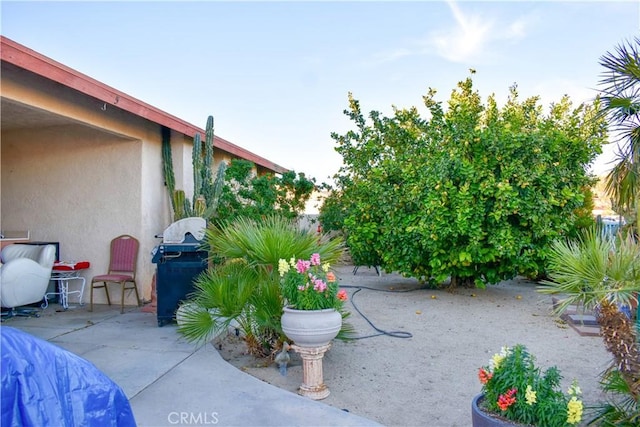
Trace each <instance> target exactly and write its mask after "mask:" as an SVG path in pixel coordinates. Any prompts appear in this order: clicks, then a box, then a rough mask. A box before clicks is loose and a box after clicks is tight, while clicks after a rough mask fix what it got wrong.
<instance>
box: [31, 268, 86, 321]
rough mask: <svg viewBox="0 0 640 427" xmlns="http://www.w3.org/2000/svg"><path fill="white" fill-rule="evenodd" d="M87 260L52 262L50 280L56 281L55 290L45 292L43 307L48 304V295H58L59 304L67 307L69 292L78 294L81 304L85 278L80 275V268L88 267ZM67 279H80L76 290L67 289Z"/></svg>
mask: <svg viewBox="0 0 640 427" xmlns="http://www.w3.org/2000/svg"><path fill="white" fill-rule="evenodd" d="M90 266H91V264H90V263H89V261H59V262H55V263H54V264H53V269H52V270H51V280H53V281H56V282H58V288H57V292H47V293H46V294H45V296H44V303H43V308H47V307H48V306H49V300H48V298H49V296H50V295H60V305H61V306H62V308H64V309H65V310H66V309H68V308H69V294H78V304H80V305H82V295H83V294H84V285H85V282H86V280H85V278H84V277H82V276H81V275H80V273H81V271H82V270H86V269H87V268H89V267H90ZM69 280H80V281H81V282H82V285H81V286H80V289H79V290H77V291H69Z"/></svg>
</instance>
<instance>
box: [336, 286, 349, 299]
mask: <svg viewBox="0 0 640 427" xmlns="http://www.w3.org/2000/svg"><path fill="white" fill-rule="evenodd" d="M336 296H337V297H338V299H339V300H340V301H346V300H347V291H345V290H344V289H340V290H339V291H338V294H337V295H336Z"/></svg>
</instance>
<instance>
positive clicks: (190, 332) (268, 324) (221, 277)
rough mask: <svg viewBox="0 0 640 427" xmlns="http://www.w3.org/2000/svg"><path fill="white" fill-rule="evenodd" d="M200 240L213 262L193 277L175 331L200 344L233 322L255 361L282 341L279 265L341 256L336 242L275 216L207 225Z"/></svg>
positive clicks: (341, 252) (327, 259)
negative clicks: (284, 261) (316, 256)
mask: <svg viewBox="0 0 640 427" xmlns="http://www.w3.org/2000/svg"><path fill="white" fill-rule="evenodd" d="M204 241H205V244H206V245H207V246H208V247H209V248H210V257H211V259H212V261H215V263H212V265H213V267H211V268H210V269H209V270H208V271H206V272H205V273H203V274H202V275H201V276H200V277H199V278H198V279H197V281H196V291H195V292H194V294H193V296H192V297H191V298H190V300H189V301H188V303H187V304H185V305H184V307H185V309H184V310H183V314H182V316H181V322H180V325H179V327H178V330H179V332H180V333H182V334H183V335H184V336H185V337H186V338H187V339H188V340H190V341H193V342H200V343H202V342H206V341H209V340H210V339H212V338H213V337H214V336H215V335H217V334H218V333H220V332H221V331H224V330H226V329H227V328H228V327H229V325H230V324H231V323H232V322H234V321H235V322H237V325H238V328H239V329H241V330H242V332H243V335H244V339H245V341H246V343H247V347H248V350H249V352H250V353H251V354H253V355H255V356H260V357H262V356H267V355H270V354H271V353H272V352H273V349H274V348H275V347H276V346H277V344H278V341H280V340H282V339H283V337H284V336H283V334H282V329H281V326H280V317H281V316H282V309H283V305H284V302H283V299H282V294H281V292H280V280H279V279H280V277H279V274H278V261H279V260H280V259H282V258H285V259H289V258H291V257H298V258H305V257H306V258H308V257H310V256H311V254H312V253H319V254H320V255H321V257H322V259H323V260H326V261H327V262H337V261H339V260H340V259H341V257H342V254H343V243H342V241H341V240H340V239H329V238H328V237H327V236H325V235H321V236H319V235H317V234H316V233H313V232H310V231H306V230H300V229H299V227H298V226H297V225H296V224H295V223H294V222H292V221H290V220H288V219H285V218H284V217H280V216H270V217H266V218H264V219H262V220H259V221H254V220H251V219H247V218H238V219H236V220H234V221H232V222H230V223H228V224H225V225H221V226H210V227H209V228H208V229H207V230H206V232H205V237H204Z"/></svg>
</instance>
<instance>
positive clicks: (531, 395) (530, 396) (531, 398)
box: [524, 385, 536, 405]
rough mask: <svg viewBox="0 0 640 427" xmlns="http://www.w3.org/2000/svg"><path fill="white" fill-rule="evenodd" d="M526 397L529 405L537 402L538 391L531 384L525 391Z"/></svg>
mask: <svg viewBox="0 0 640 427" xmlns="http://www.w3.org/2000/svg"><path fill="white" fill-rule="evenodd" d="M524 398H525V400H526V401H527V404H528V405H533V404H534V403H536V392H535V391H533V389H532V388H531V386H530V385H528V386H527V390H526V391H525V392H524Z"/></svg>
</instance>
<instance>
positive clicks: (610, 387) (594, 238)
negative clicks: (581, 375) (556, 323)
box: [538, 228, 640, 426]
mask: <svg viewBox="0 0 640 427" xmlns="http://www.w3.org/2000/svg"><path fill="white" fill-rule="evenodd" d="M548 270H549V278H550V280H545V281H542V282H541V283H540V286H539V288H538V290H539V291H540V292H542V293H545V294H560V295H562V296H563V297H564V299H563V301H562V303H561V304H559V305H558V308H557V311H558V314H561V313H562V312H564V311H565V310H566V309H567V307H568V306H570V305H576V306H580V305H581V306H583V307H584V308H585V309H592V310H594V311H595V312H596V313H597V316H596V318H597V321H598V323H599V325H600V327H601V335H602V338H603V340H604V344H605V347H606V348H607V350H608V351H609V352H610V353H611V354H612V355H613V363H612V365H611V367H610V368H609V369H608V370H607V371H606V372H605V373H604V374H603V376H602V385H603V389H604V390H605V391H608V392H610V394H609V395H610V396H612V399H610V401H609V402H607V403H605V404H603V405H602V406H601V407H600V408H599V411H598V412H597V416H596V418H595V420H598V421H599V422H602V423H603V424H604V425H618V426H621V425H629V426H631V425H639V424H638V423H639V422H640V412H639V411H640V405H639V403H640V402H639V400H640V349H639V346H638V340H637V331H636V329H635V328H634V325H633V322H632V320H631V318H630V317H629V316H628V315H627V314H625V313H623V312H622V311H621V310H620V307H622V306H629V307H630V306H633V305H635V304H637V294H638V292H640V246H639V245H638V243H637V242H636V241H635V239H634V238H633V237H632V236H630V235H629V236H627V237H626V238H619V239H618V240H617V241H616V240H614V239H610V238H606V237H604V235H603V234H602V232H601V230H599V229H597V228H591V229H588V230H587V231H585V232H584V234H583V235H582V236H580V237H579V238H578V239H577V240H574V241H556V242H554V244H553V245H552V249H551V254H550V258H549V266H548Z"/></svg>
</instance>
